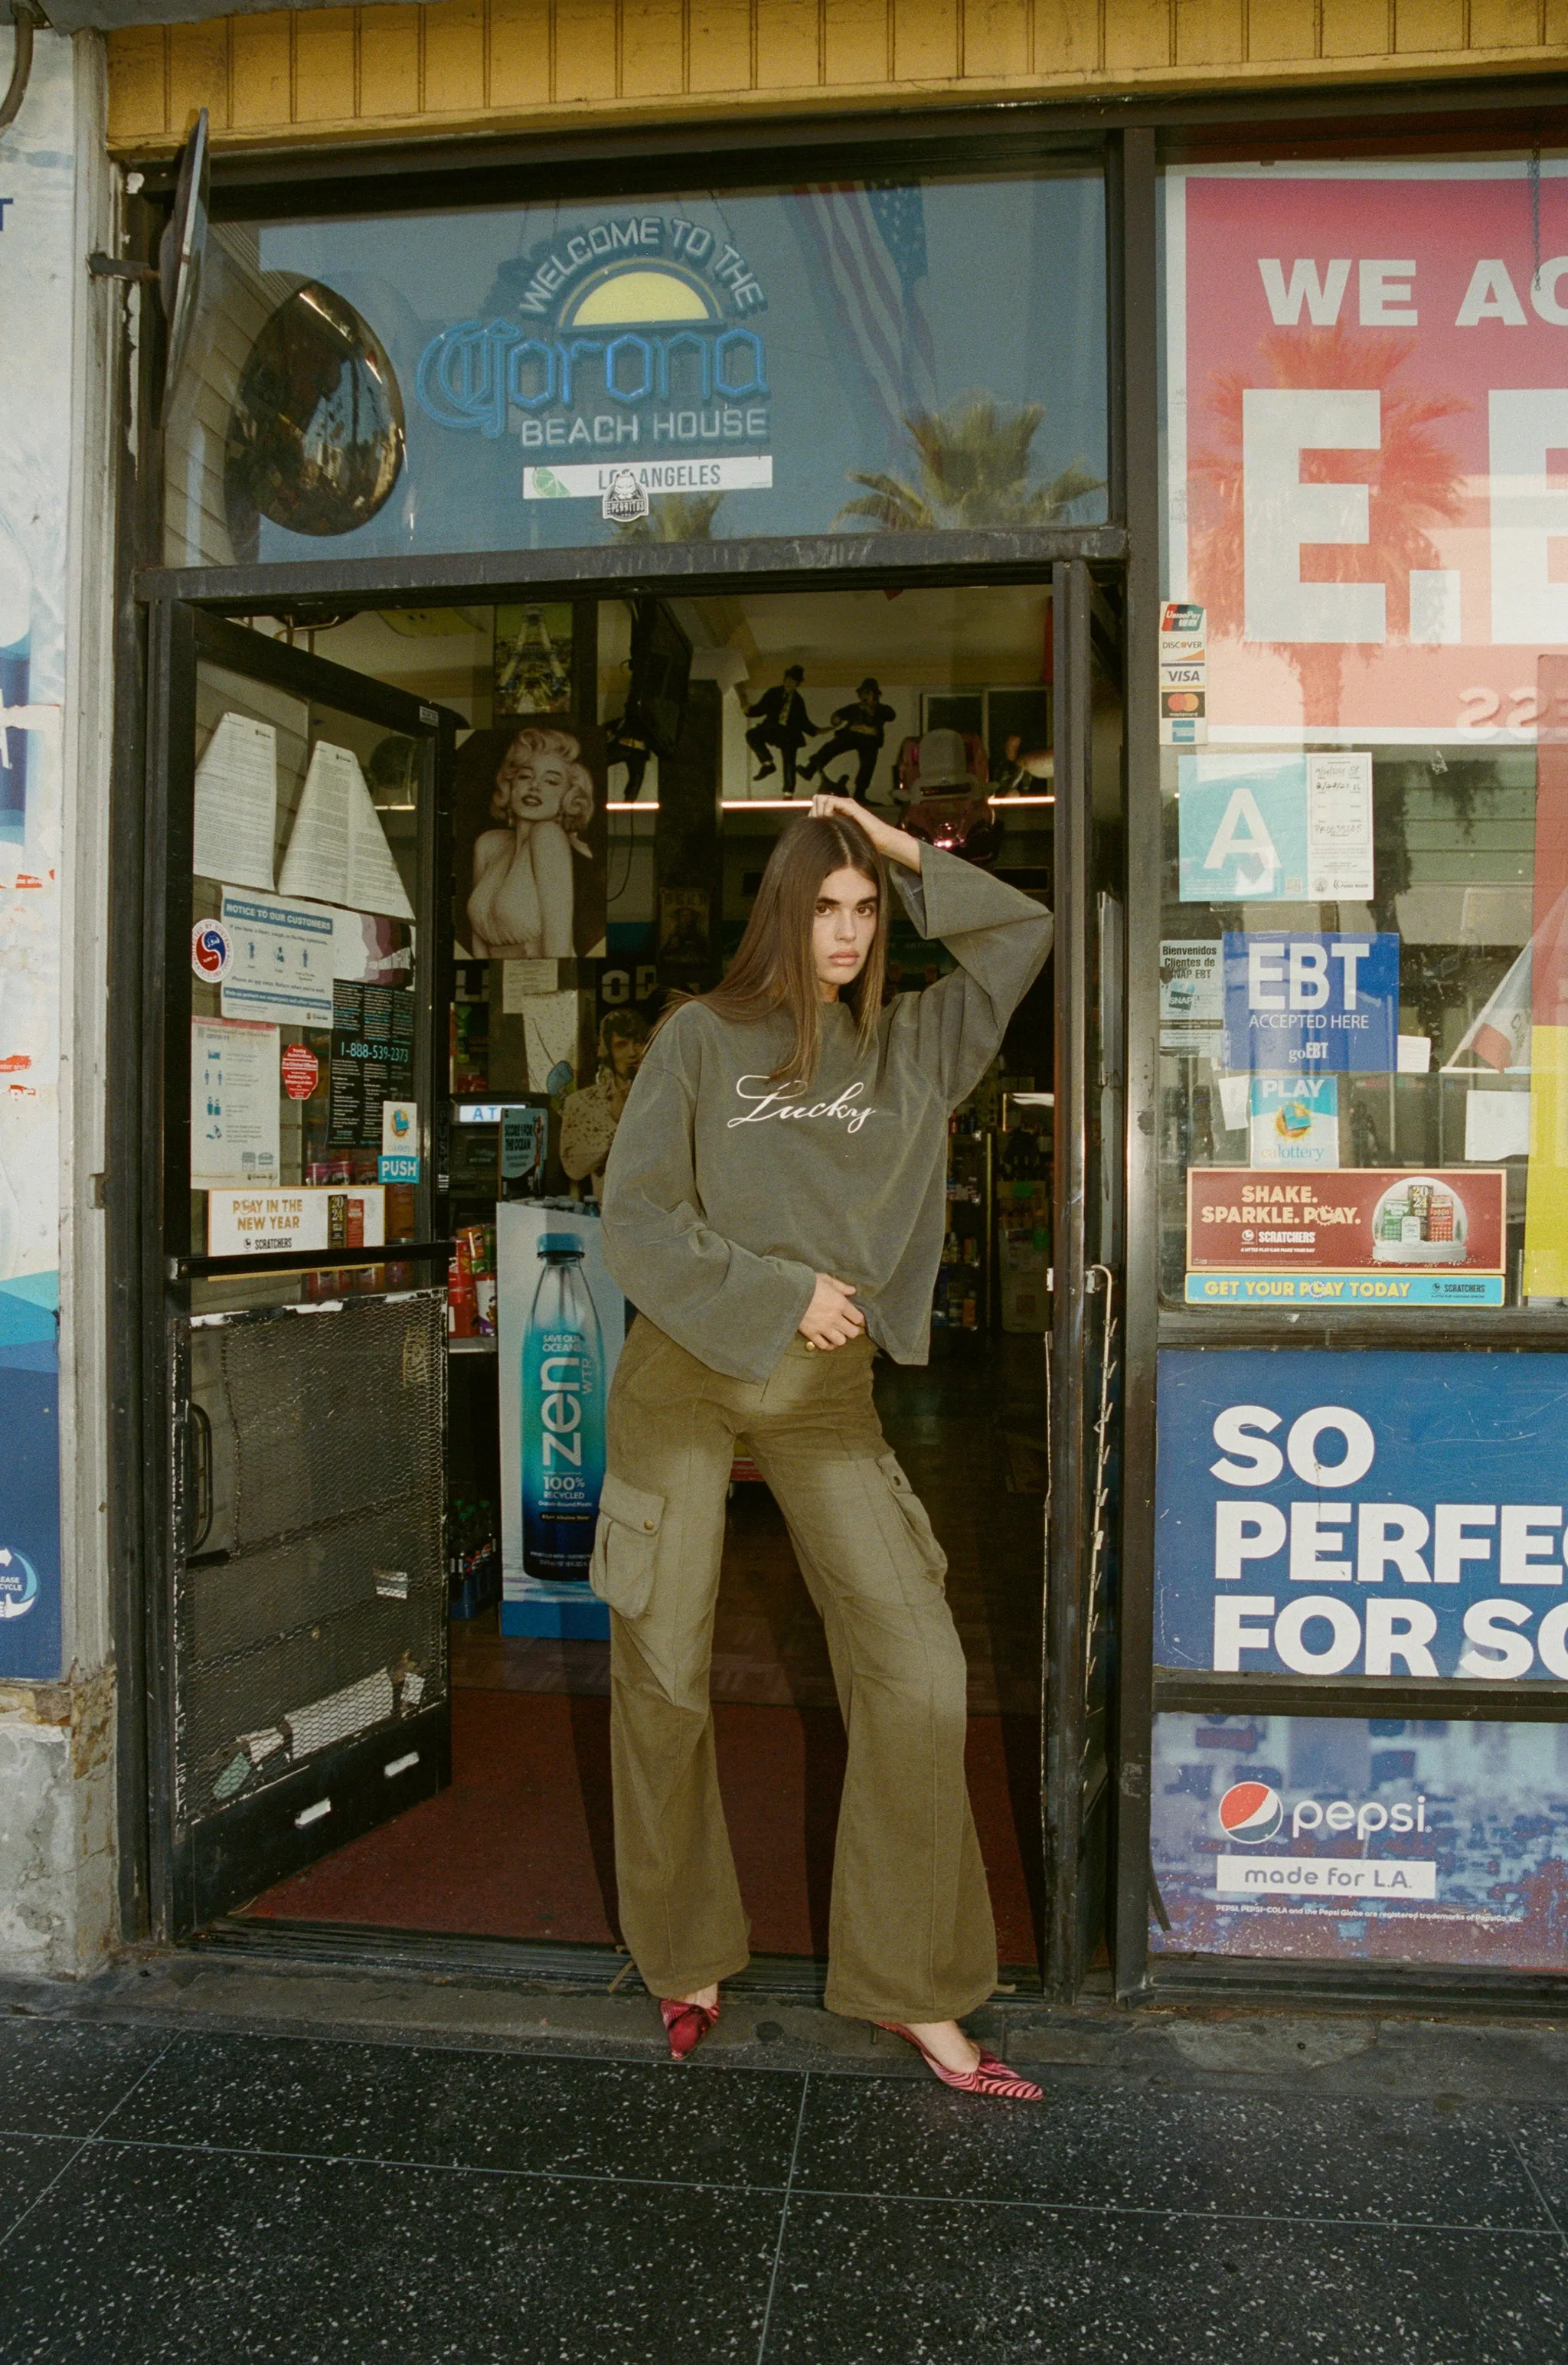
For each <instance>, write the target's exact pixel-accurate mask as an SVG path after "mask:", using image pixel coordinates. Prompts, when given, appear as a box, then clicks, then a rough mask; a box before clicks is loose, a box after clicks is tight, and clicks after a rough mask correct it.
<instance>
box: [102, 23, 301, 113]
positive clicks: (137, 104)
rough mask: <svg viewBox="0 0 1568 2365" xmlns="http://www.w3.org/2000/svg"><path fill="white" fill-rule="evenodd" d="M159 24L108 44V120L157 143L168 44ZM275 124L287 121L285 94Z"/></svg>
mask: <svg viewBox="0 0 1568 2365" xmlns="http://www.w3.org/2000/svg"><path fill="white" fill-rule="evenodd" d="M165 33H166V28H165V27H164V26H162V25H132V26H129V27H128V28H127V29H126V30H125V31H124V32H123V33H117V34H116V35H115V37H114V39H112V40H111V41H110V43H109V45H108V48H109V59H108V66H109V71H108V85H109V90H108V97H109V121H110V123H111V125H113V124H117V123H118V124H124V125H127V126H131V125H134V126H135V130H136V133H137V134H138V135H140V138H142V139H143V140H148V139H151V140H157V139H160V138H161V137H162V135H163V133H164V132H165V131H166V130H167V129H168V90H167V87H166V77H167V73H168V65H169V45H168V42H167V39H165ZM283 99H284V105H283V108H282V110H281V112H280V113H278V114H276V115H274V116H272V117H271V118H269V120H271V121H272V122H274V123H286V122H287V120H288V92H287V90H286V89H285V91H284V94H283Z"/></svg>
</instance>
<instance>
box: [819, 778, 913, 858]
mask: <svg viewBox="0 0 1568 2365" xmlns="http://www.w3.org/2000/svg"><path fill="white" fill-rule="evenodd" d="M812 819H813V820H815V821H852V822H853V823H854V824H855V825H856V827H857V829H860V830H863V831H864V832H865V834H866V835H867V836H868V838H869V839H870V841H871V843H872V845H873V846H875V847H876V849H877V851H878V853H879V854H885V855H886V856H887V857H888V859H889V861H890V862H902V864H903V867H904V869H906V870H918V869H919V868H920V841H919V839H918V838H914V837H911V835H910V834H909V832H908V830H907V829H895V828H894V827H893V826H892V824H891V823H890V822H885V821H884V820H883V819H882V818H881V815H880V814H879V813H872V811H871V810H870V808H869V806H868V805H862V804H857V803H856V801H855V799H854V798H853V797H823V796H817V797H813V798H812Z"/></svg>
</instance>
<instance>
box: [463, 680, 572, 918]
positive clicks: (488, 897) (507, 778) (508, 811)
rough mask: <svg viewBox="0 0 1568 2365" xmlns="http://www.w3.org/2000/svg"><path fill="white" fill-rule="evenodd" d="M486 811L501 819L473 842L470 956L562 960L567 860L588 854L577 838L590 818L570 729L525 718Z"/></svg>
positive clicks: (568, 904) (568, 898)
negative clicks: (543, 725)
mask: <svg viewBox="0 0 1568 2365" xmlns="http://www.w3.org/2000/svg"><path fill="white" fill-rule="evenodd" d="M490 818H491V820H492V821H496V822H499V823H500V824H501V826H500V827H499V828H498V829H487V830H486V831H485V832H484V833H483V834H482V835H481V836H480V837H479V838H478V839H477V840H476V844H475V847H474V887H473V891H472V893H471V894H470V895H469V898H468V939H469V943H470V945H471V946H472V947H473V951H474V958H476V960H496V959H517V958H521V959H527V960H540V959H543V960H550V959H570V958H571V955H572V948H573V940H572V920H573V911H574V905H575V901H576V884H575V879H574V873H573V867H572V859H573V857H574V855H577V856H580V857H581V858H582V859H583V860H584V861H585V862H589V861H591V860H592V859H593V857H592V856H591V854H590V853H589V851H588V846H587V845H586V844H585V842H584V838H583V832H584V831H585V830H587V828H588V825H589V824H590V823H591V821H592V819H593V776H592V774H591V773H590V772H589V770H588V766H587V765H586V764H585V763H584V762H583V761H582V748H581V745H580V744H579V742H578V741H577V738H576V736H575V735H574V734H572V733H571V732H570V731H550V730H542V729H540V728H539V727H537V726H536V725H532V724H531V725H529V726H527V727H526V728H524V729H523V730H521V731H519V732H518V733H517V734H515V735H514V736H513V738H512V739H511V740H510V741H509V743H508V745H507V749H506V753H505V754H504V755H503V756H502V757H501V760H500V763H499V766H498V768H497V771H496V789H495V794H494V796H493V797H492V798H491V799H490Z"/></svg>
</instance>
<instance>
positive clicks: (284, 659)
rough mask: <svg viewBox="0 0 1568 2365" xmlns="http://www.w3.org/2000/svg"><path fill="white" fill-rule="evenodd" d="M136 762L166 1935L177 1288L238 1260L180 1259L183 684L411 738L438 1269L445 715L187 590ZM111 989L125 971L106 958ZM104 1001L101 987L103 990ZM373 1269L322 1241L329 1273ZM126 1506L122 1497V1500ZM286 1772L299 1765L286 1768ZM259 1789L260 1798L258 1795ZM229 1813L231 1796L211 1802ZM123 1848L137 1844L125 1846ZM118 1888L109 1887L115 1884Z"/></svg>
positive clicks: (138, 1096)
mask: <svg viewBox="0 0 1568 2365" xmlns="http://www.w3.org/2000/svg"><path fill="white" fill-rule="evenodd" d="M148 646H149V664H148V676H147V680H148V694H147V734H146V766H145V776H144V782H143V797H142V811H143V813H144V816H145V823H144V833H143V838H142V869H141V879H140V890H141V891H140V898H139V899H137V904H136V913H135V918H136V926H135V940H136V944H137V948H138V959H139V970H138V974H137V976H136V978H135V980H134V983H133V992H132V994H131V995H129V996H128V998H127V1001H126V1003H125V1004H124V1007H123V1009H120V1010H119V1011H118V1026H117V1029H116V1056H115V1059H114V1062H113V1070H114V1071H113V1075H112V1078H111V1097H112V1099H113V1100H114V1101H115V1102H118V1106H119V1109H120V1112H121V1115H122V1118H123V1119H124V1120H125V1122H124V1123H122V1125H121V1126H120V1127H119V1128H118V1138H119V1140H120V1141H121V1142H122V1143H123V1144H124V1145H125V1149H126V1163H127V1167H128V1169H129V1168H132V1167H133V1168H134V1171H135V1176H136V1185H137V1188H136V1205H137V1206H138V1209H139V1212H140V1223H139V1225H138V1227H137V1237H136V1239H135V1241H134V1244H133V1254H134V1260H135V1263H134V1272H132V1273H131V1274H130V1275H129V1276H128V1280H129V1284H130V1285H129V1288H128V1289H127V1290H126V1291H125V1293H124V1295H125V1297H126V1298H128V1299H133V1300H134V1303H135V1306H136V1308H137V1317H136V1328H137V1337H136V1340H135V1348H136V1351H137V1352H136V1364H137V1369H138V1377H139V1385H138V1389H137V1395H138V1399H139V1406H138V1408H139V1412H140V1436H141V1443H142V1452H141V1454H140V1462H139V1463H138V1465H137V1469H136V1472H135V1475H134V1478H132V1477H131V1476H130V1474H125V1478H124V1483H126V1484H127V1485H128V1490H129V1486H131V1485H134V1487H135V1489H136V1493H137V1497H138V1499H137V1502H136V1505H135V1509H136V1512H137V1513H139V1515H140V1519H139V1527H140V1535H139V1542H140V1555H139V1556H140V1566H141V1569H142V1571H143V1572H144V1573H145V1575H144V1582H143V1585H142V1586H141V1631H140V1636H139V1638H138V1640H139V1643H140V1650H139V1653H138V1655H139V1658H140V1671H141V1678H142V1692H141V1699H140V1711H141V1727H142V1731H143V1732H144V1735H145V1742H144V1745H145V1781H144V1788H143V1790H142V1799H141V1809H140V1815H141V1829H140V1833H139V1834H138V1836H139V1837H140V1840H141V1843H142V1846H143V1847H144V1850H145V1854H144V1855H142V1856H141V1857H140V1862H141V1865H142V1866H144V1870H142V1871H140V1877H139V1878H138V1881H137V1887H136V1891H135V1895H136V1901H137V1904H138V1906H139V1908H140V1910H139V1912H138V1915H137V1922H136V1926H135V1928H134V1930H128V1931H127V1932H126V1934H127V1935H128V1936H129V1935H133V1934H134V1935H148V1936H151V1937H156V1938H163V1939H168V1938H171V1937H176V1936H178V1935H181V1934H183V1933H184V1931H185V1929H187V1928H189V1927H190V1926H192V1924H193V1922H194V1921H195V1920H196V1919H197V1918H199V1917H198V1915H197V1913H196V1884H195V1878H194V1875H193V1871H192V1866H191V1863H190V1861H189V1849H188V1846H185V1845H183V1844H181V1842H180V1841H179V1839H178V1836H177V1834H176V1833H175V1830H174V1713H175V1706H176V1702H175V1688H174V1611H175V1600H174V1588H175V1583H176V1573H177V1570H178V1568H179V1567H180V1565H181V1564H182V1563H183V1558H184V1552H183V1543H182V1537H181V1526H182V1516H183V1459H184V1450H185V1448H184V1440H185V1418H184V1409H183V1382H182V1369H183V1363H184V1358H183V1356H182V1354H181V1351H180V1341H181V1339H182V1337H183V1335H184V1332H185V1326H186V1325H187V1323H188V1320H189V1317H190V1311H191V1283H192V1282H193V1281H196V1280H199V1279H201V1278H202V1277H203V1276H204V1275H218V1274H230V1273H233V1272H236V1271H241V1272H242V1271H243V1270H244V1260H241V1259H235V1258H221V1257H218V1258H214V1257H209V1256H204V1255H200V1254H193V1253H192V1251H191V1244H190V1237H189V1223H190V1214H189V1210H190V1020H191V968H190V959H189V950H188V943H189V931H190V925H191V919H190V915H189V913H188V910H187V909H186V906H187V905H188V902H189V897H188V891H187V892H186V893H185V895H184V898H183V900H182V893H181V890H182V889H184V888H185V886H186V882H188V881H189V879H190V876H191V858H192V829H193V821H194V805H195V787H196V678H197V668H198V666H199V665H200V663H201V661H202V660H203V659H207V660H208V661H210V662H212V663H213V664H216V665H219V666H223V667H228V668H229V669H230V670H231V671H234V672H236V673H239V674H241V675H244V676H247V677H248V678H252V679H253V680H257V681H261V682H270V683H272V684H274V685H275V686H276V687H278V688H281V689H287V690H290V691H293V692H295V693H297V695H298V696H299V697H301V698H302V699H305V700H314V701H319V703H321V704H324V705H331V706H336V707H339V708H342V709H343V710H344V711H346V712H350V713H353V714H357V715H361V716H364V717H365V718H367V719H369V720H372V721H378V722H384V723H386V727H387V728H388V729H389V730H393V731H397V732H399V733H401V734H405V735H407V736H409V737H412V738H415V739H418V740H420V742H422V743H423V744H424V745H425V746H426V748H427V750H428V755H427V759H426V783H425V786H426V792H425V793H424V794H423V795H422V796H421V798H420V880H421V883H422V892H421V896H420V903H419V907H418V910H417V914H416V926H417V928H418V931H419V938H418V940H419V941H420V944H421V945H422V946H424V947H429V953H428V957H427V958H428V970H427V974H428V975H429V978H430V989H429V992H427V993H422V994H421V995H420V1004H419V1007H418V1009H417V1011H416V1031H415V1044H414V1068H415V1074H416V1077H417V1079H418V1081H419V1097H420V1100H421V1102H422V1103H423V1104H424V1106H425V1108H426V1110H427V1117H426V1126H425V1132H426V1139H425V1141H424V1145H423V1149H424V1156H423V1161H422V1171H421V1180H420V1183H419V1184H418V1185H417V1186H416V1197H415V1207H416V1232H417V1235H418V1237H417V1239H415V1240H414V1241H412V1242H410V1243H407V1244H403V1243H399V1244H398V1246H399V1248H400V1249H401V1250H402V1253H401V1254H400V1255H399V1256H398V1259H397V1261H398V1262H400V1263H410V1264H416V1265H423V1266H425V1267H426V1268H427V1269H429V1268H431V1267H433V1268H434V1269H435V1270H436V1271H437V1272H439V1273H440V1274H441V1275H442V1277H444V1273H445V1268H446V1261H447V1255H448V1250H449V1243H448V1241H447V1240H446V1239H445V1238H444V1237H442V1234H443V1233H444V1228H445V1221H446V1210H445V1200H444V1194H438V1190H437V1184H438V1180H439V1178H438V1176H437V1174H436V1171H435V1160H434V1156H433V1150H434V1125H435V1115H436V1093H435V1085H436V1083H437V1082H442V1083H443V1082H444V1078H443V1077H442V1076H441V1075H440V1074H439V1072H438V1063H439V1059H440V1054H441V1050H442V1045H441V1044H440V1043H439V1042H438V1040H437V1031H438V1030H437V1028H436V1026H435V1019H434V1012H435V1010H436V1009H438V1008H440V1007H441V1006H442V1003H443V1001H444V999H448V998H450V978H449V971H450V966H451V943H450V937H451V931H450V928H446V927H442V925H440V919H441V917H442V914H441V913H440V909H439V902H438V897H439V894H440V887H439V881H440V880H442V879H443V877H444V875H445V869H449V868H450V863H449V862H448V863H446V865H445V867H444V868H442V848H443V846H445V842H446V836H447V827H448V815H447V813H446V810H445V807H446V801H447V800H446V795H445V789H444V783H445V782H446V781H447V780H448V779H450V773H451V758H452V754H453V746H454V729H455V727H456V722H457V718H456V717H455V716H454V714H453V713H451V712H450V711H448V710H446V709H444V708H438V707H434V706H431V705H430V704H428V703H427V702H425V701H421V700H420V699H418V698H415V697H412V696H410V695H409V693H407V692H405V691H401V690H397V689H391V688H389V687H388V686H387V685H386V684H385V683H383V682H380V681H378V680H376V679H375V678H374V677H373V676H368V675H360V674H356V673H353V672H351V671H350V670H348V669H347V668H346V667H341V666H337V665H334V664H331V663H330V662H329V661H328V660H327V659H325V658H321V657H317V656H314V655H313V654H311V653H308V652H307V651H304V650H301V649H297V648H293V647H291V646H289V645H287V644H286V643H283V642H280V641H275V640H272V639H269V638H267V637H266V636H264V635H263V634H261V633H255V632H252V631H250V630H248V629H247V628H246V627H245V626H243V625H241V624H236V623H232V622H228V621H226V620H225V619H224V618H223V617H221V616H219V615H215V614H211V613H207V612H205V611H203V610H202V609H200V608H198V607H196V606H195V605H194V604H192V603H191V602H189V601H188V600H181V599H162V600H155V601H153V602H152V603H151V609H150V611H149V615H148ZM115 974H116V980H117V987H118V989H119V990H121V991H123V990H124V988H125V987H126V985H127V983H128V981H127V980H126V978H125V974H124V969H123V965H121V966H120V967H118V969H117V970H116V972H115ZM117 1003H118V995H117ZM318 1261H320V1260H316V1259H313V1258H310V1257H308V1256H302V1257H290V1258H285V1259H280V1260H278V1261H277V1269H278V1270H299V1269H302V1268H304V1267H307V1266H308V1265H309V1264H311V1263H312V1262H318ZM355 1261H360V1262H364V1263H369V1262H372V1261H378V1262H383V1263H385V1262H386V1261H388V1259H387V1257H386V1251H385V1250H383V1251H381V1252H380V1254H379V1255H378V1256H377V1257H375V1258H374V1259H373V1258H372V1257H371V1256H370V1255H369V1254H368V1253H361V1254H359V1255H358V1256H357V1258H356V1256H354V1255H349V1254H346V1253H342V1252H338V1251H334V1252H333V1256H332V1262H333V1264H334V1266H342V1265H343V1264H351V1263H353V1262H355ZM128 1508H129V1507H128ZM301 1770H302V1772H303V1771H304V1769H301ZM260 1795H261V1796H262V1797H263V1798H264V1797H266V1796H268V1795H269V1794H268V1793H265V1792H263V1793H262V1794H260ZM227 1812H228V1814H229V1815H230V1816H234V1817H237V1818H242V1817H243V1813H244V1808H243V1803H242V1802H241V1804H238V1805H236V1807H234V1808H231V1809H230V1810H227ZM139 1854H140V1851H139ZM122 1894H123V1892H122Z"/></svg>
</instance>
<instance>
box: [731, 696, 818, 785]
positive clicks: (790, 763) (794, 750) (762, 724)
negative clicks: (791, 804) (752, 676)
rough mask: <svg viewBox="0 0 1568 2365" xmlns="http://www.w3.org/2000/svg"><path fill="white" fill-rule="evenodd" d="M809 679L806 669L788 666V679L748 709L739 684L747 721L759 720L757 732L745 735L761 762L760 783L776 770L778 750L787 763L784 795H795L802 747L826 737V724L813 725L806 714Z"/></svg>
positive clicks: (758, 763) (759, 764)
mask: <svg viewBox="0 0 1568 2365" xmlns="http://www.w3.org/2000/svg"><path fill="white" fill-rule="evenodd" d="M805 678H806V675H805V668H804V667H802V666H798V665H793V666H787V667H785V669H784V678H783V680H782V681H781V682H778V683H777V684H776V685H775V687H774V688H773V689H765V690H764V691H763V693H762V696H761V697H760V698H759V699H758V700H757V701H756V705H755V706H747V705H746V702H745V690H744V689H742V688H741V686H740V684H739V683H738V682H737V683H736V685H735V696H736V697H737V698H738V699H739V700H740V701H741V705H742V706H743V708H745V714H746V717H747V720H748V721H750V720H753V719H754V718H755V719H756V729H755V730H752V731H748V732H747V733H746V734H745V743H746V745H747V746H748V747H749V748H750V749H751V751H752V753H753V755H754V756H755V757H756V759H757V765H758V770H757V775H756V777H757V779H759V780H766V779H767V778H768V776H769V774H770V773H771V772H772V771H773V770H774V769H775V765H774V761H773V753H772V751H773V749H774V748H775V747H777V748H778V753H779V754H780V756H781V757H783V759H784V793H785V795H786V796H787V797H792V796H793V795H794V793H795V766H796V763H797V762H798V761H799V758H800V754H801V745H802V743H803V742H804V741H806V740H807V739H816V738H819V737H820V736H821V734H822V728H823V726H822V724H821V723H813V722H812V718H811V716H810V715H809V714H808V713H807V712H806V701H805V700H804V699H803V698H802V697H801V683H802V682H803V681H804V679H805Z"/></svg>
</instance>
